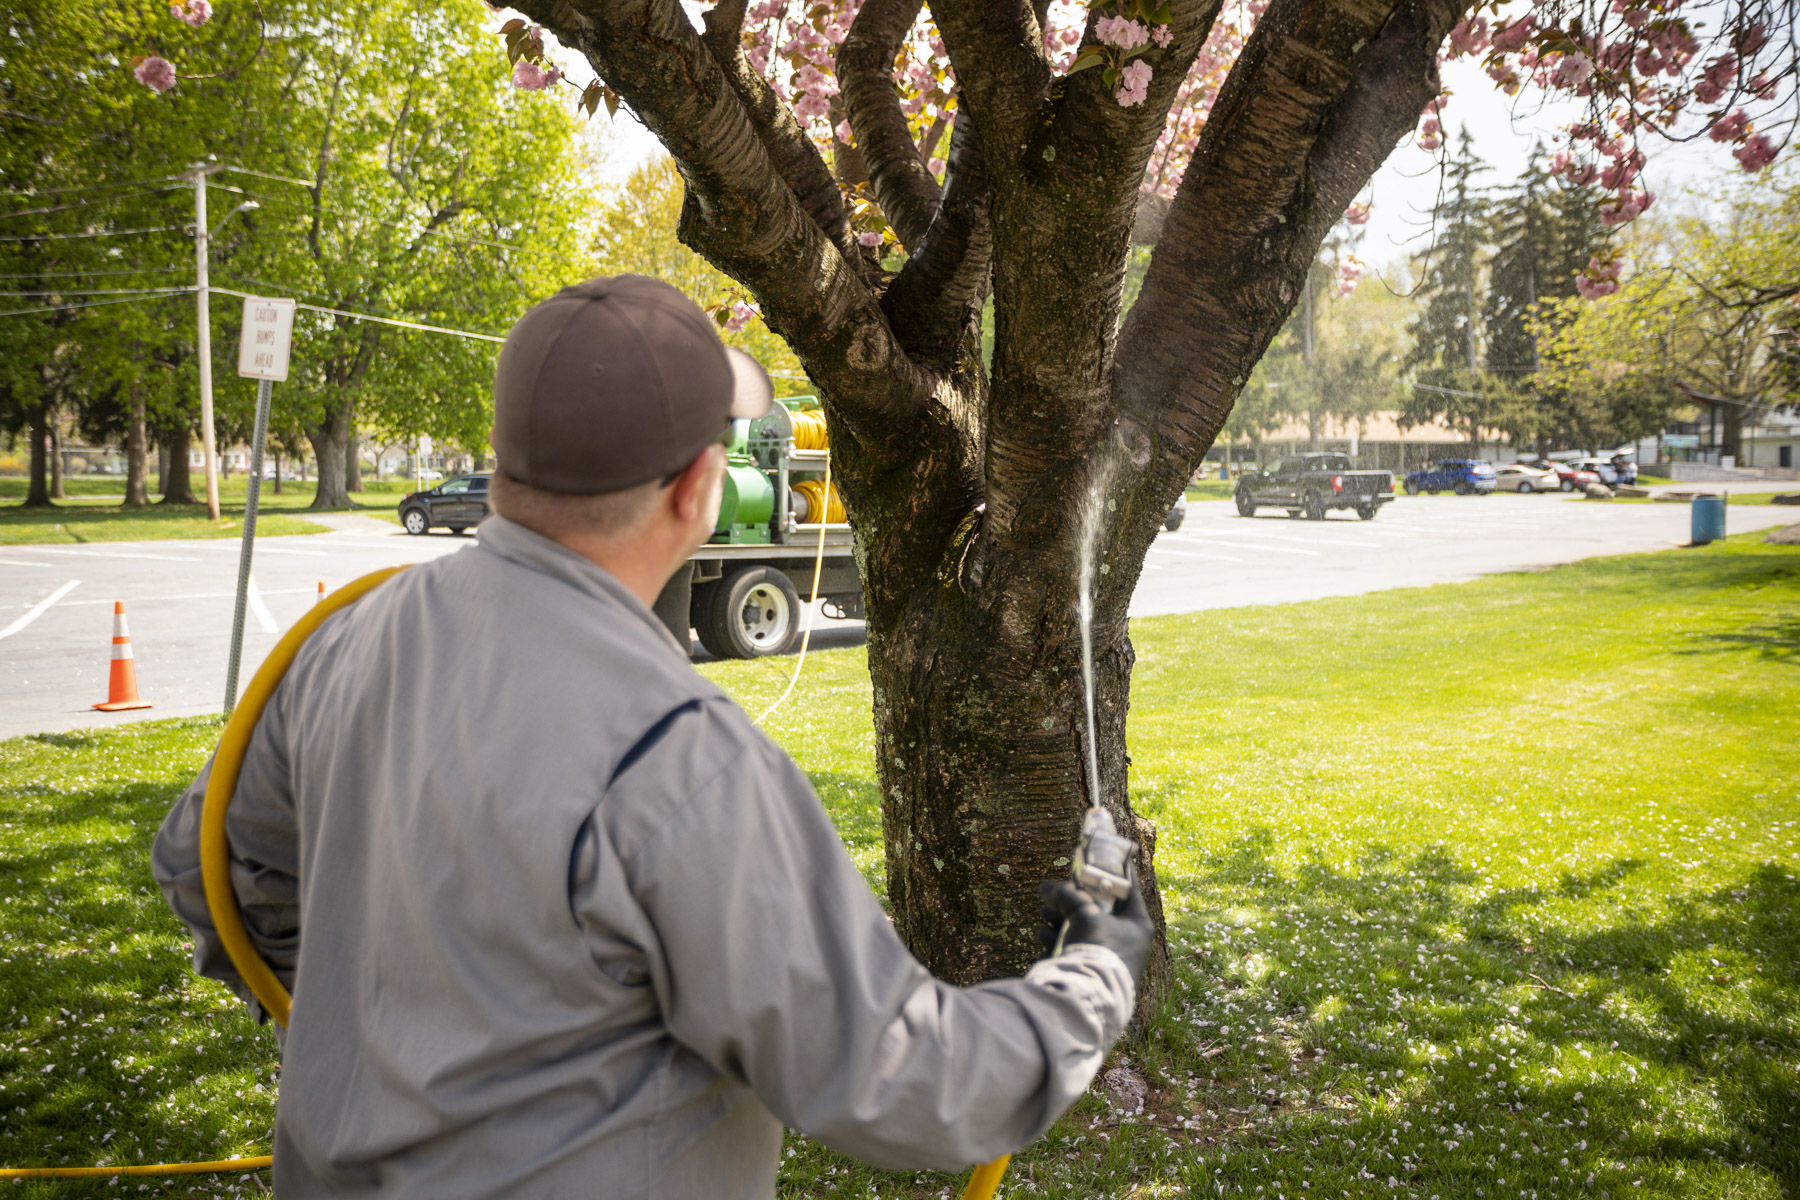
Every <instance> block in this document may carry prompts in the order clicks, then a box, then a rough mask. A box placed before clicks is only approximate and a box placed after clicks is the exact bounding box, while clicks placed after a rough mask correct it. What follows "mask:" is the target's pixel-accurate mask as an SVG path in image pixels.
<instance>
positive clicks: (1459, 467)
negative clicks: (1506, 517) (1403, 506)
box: [1406, 458, 1494, 496]
mask: <svg viewBox="0 0 1800 1200" xmlns="http://www.w3.org/2000/svg"><path fill="white" fill-rule="evenodd" d="M1493 490H1494V464H1492V463H1488V462H1482V461H1480V460H1479V459H1473V458H1445V459H1440V460H1438V461H1437V462H1434V463H1432V464H1431V465H1430V466H1429V467H1426V468H1425V469H1424V470H1422V471H1414V472H1412V473H1411V474H1409V475H1408V476H1407V477H1406V494H1407V495H1409V496H1416V495H1418V494H1419V493H1420V492H1430V493H1431V494H1432V495H1434V496H1435V495H1437V494H1438V493H1439V492H1455V493H1456V494H1457V495H1459V496H1482V495H1486V494H1487V493H1489V492H1491V491H1493Z"/></svg>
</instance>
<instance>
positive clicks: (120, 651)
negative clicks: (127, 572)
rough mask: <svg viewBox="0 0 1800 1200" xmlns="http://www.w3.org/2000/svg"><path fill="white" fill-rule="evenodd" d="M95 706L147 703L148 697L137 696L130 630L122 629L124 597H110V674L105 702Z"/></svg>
mask: <svg viewBox="0 0 1800 1200" xmlns="http://www.w3.org/2000/svg"><path fill="white" fill-rule="evenodd" d="M94 707H95V708H97V709H99V710H101V711H102V712H119V711H120V710H122V709H127V708H149V707H150V702H149V701H148V700H139V699H138V690H137V663H136V662H134V661H133V660H132V657H131V634H129V633H127V632H126V631H125V602H124V601H123V600H115V601H113V643H112V677H111V678H110V679H109V680H108V681H107V685H106V703H105V704H96V705H94Z"/></svg>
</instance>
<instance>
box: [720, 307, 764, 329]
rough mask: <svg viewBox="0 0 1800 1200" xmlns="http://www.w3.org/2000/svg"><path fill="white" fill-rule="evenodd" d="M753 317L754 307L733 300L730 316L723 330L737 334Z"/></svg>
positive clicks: (754, 313)
mask: <svg viewBox="0 0 1800 1200" xmlns="http://www.w3.org/2000/svg"><path fill="white" fill-rule="evenodd" d="M755 315H756V306H755V305H753V304H746V303H744V302H743V301H742V300H734V301H732V302H731V316H730V318H729V319H728V320H726V322H725V328H726V329H729V330H730V331H731V332H732V333H737V332H738V331H739V330H741V329H743V327H744V326H746V325H748V324H749V323H750V318H751V317H754V316H755Z"/></svg>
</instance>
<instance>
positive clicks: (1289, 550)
mask: <svg viewBox="0 0 1800 1200" xmlns="http://www.w3.org/2000/svg"><path fill="white" fill-rule="evenodd" d="M1182 540H1183V541H1193V542H1205V543H1206V544H1207V545H1209V546H1229V547H1231V548H1232V549H1233V550H1268V551H1271V552H1273V553H1275V554H1306V555H1310V556H1312V557H1313V558H1317V557H1319V555H1320V554H1322V553H1324V552H1323V551H1321V550H1302V549H1300V547H1298V546H1264V545H1261V544H1259V543H1255V542H1227V541H1221V540H1220V539H1218V538H1210V537H1200V536H1193V537H1188V538H1184V539H1182ZM1151 549H1155V547H1154V546H1152V547H1151Z"/></svg>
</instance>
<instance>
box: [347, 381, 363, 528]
mask: <svg viewBox="0 0 1800 1200" xmlns="http://www.w3.org/2000/svg"><path fill="white" fill-rule="evenodd" d="M345 420H346V422H347V423H348V424H350V426H351V429H350V434H349V436H348V437H347V438H346V439H345V441H344V491H345V492H346V493H349V492H360V491H362V490H363V485H362V454H361V442H362V439H361V438H359V437H358V436H357V435H356V429H355V420H356V408H355V405H354V404H352V405H351V408H350V412H349V413H348V414H347V415H346V418H345ZM349 502H350V498H349V496H348V495H346V496H345V497H344V503H346V504H348V503H349Z"/></svg>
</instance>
